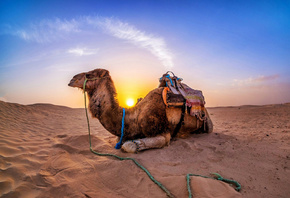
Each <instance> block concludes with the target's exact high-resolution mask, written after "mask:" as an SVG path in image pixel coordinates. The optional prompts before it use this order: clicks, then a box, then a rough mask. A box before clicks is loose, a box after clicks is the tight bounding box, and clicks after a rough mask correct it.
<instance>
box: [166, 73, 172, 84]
mask: <svg viewBox="0 0 290 198" xmlns="http://www.w3.org/2000/svg"><path fill="white" fill-rule="evenodd" d="M165 77H166V78H168V79H169V80H170V83H171V85H172V86H173V82H172V80H171V78H170V75H169V74H167V75H166V76H165ZM166 84H167V83H166Z"/></svg>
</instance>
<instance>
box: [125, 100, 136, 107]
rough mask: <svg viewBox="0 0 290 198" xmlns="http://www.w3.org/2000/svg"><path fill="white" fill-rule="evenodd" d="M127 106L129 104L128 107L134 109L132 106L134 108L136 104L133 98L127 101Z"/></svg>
mask: <svg viewBox="0 0 290 198" xmlns="http://www.w3.org/2000/svg"><path fill="white" fill-rule="evenodd" d="M126 104H127V106H129V107H132V106H134V104H135V102H134V100H133V99H132V98H129V99H127V100H126Z"/></svg>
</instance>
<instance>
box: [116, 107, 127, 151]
mask: <svg viewBox="0 0 290 198" xmlns="http://www.w3.org/2000/svg"><path fill="white" fill-rule="evenodd" d="M124 120H125V108H123V117H122V128H121V138H120V141H119V142H118V143H117V144H116V146H115V149H120V148H121V146H122V141H123V136H124V124H125V121H124Z"/></svg>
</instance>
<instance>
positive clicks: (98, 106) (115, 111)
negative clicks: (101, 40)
mask: <svg viewBox="0 0 290 198" xmlns="http://www.w3.org/2000/svg"><path fill="white" fill-rule="evenodd" d="M115 96H116V90H115V87H114V84H113V82H112V80H111V79H108V80H107V81H106V82H103V83H102V84H100V85H98V87H97V88H95V89H94V90H91V91H88V97H89V109H90V111H91V113H92V115H93V117H96V118H98V119H99V121H100V123H101V124H102V125H103V126H104V127H105V129H106V130H108V131H109V132H110V133H112V134H113V135H117V136H120V135H121V122H122V108H121V107H120V106H119V103H118V101H117V100H116V98H115Z"/></svg>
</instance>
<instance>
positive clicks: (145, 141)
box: [122, 133, 171, 153]
mask: <svg viewBox="0 0 290 198" xmlns="http://www.w3.org/2000/svg"><path fill="white" fill-rule="evenodd" d="M170 139H171V135H170V133H165V134H162V135H157V136H155V137H149V138H142V139H138V140H132V141H130V140H129V141H126V142H125V143H124V144H123V145H122V150H123V151H125V152H127V153H136V152H138V151H142V150H145V149H151V148H162V147H164V146H167V145H169V142H170Z"/></svg>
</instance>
